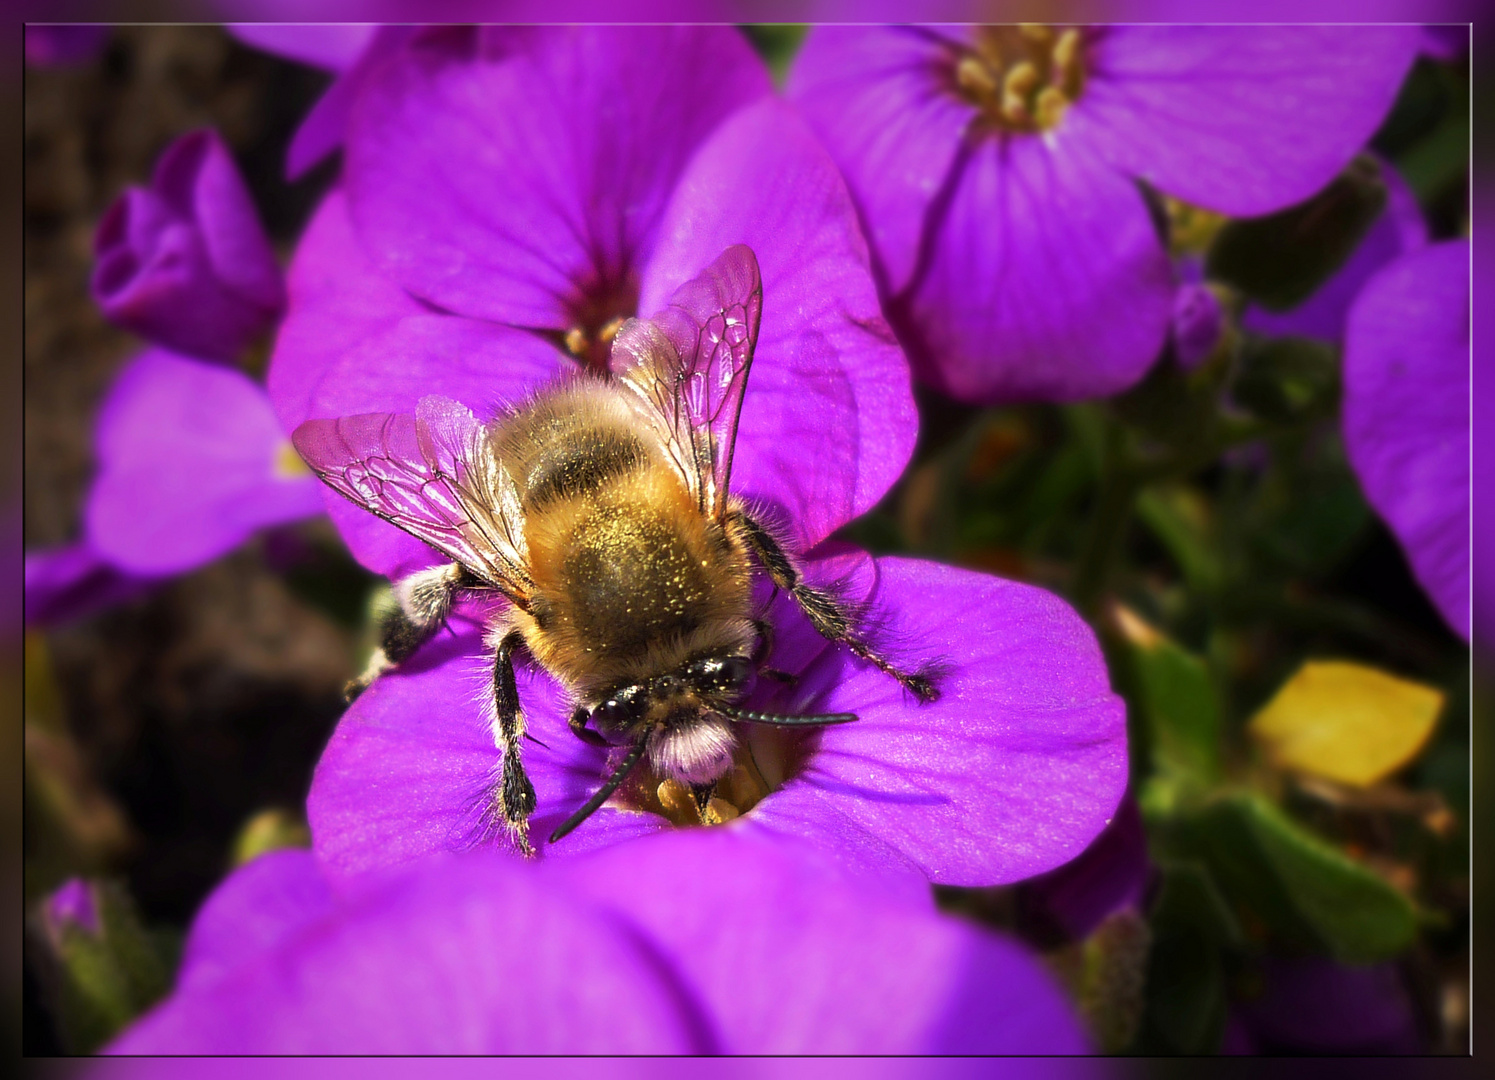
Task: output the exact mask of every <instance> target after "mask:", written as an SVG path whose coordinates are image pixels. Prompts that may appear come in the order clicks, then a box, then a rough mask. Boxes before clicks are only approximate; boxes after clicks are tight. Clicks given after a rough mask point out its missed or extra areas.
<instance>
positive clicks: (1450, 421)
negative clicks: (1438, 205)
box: [1344, 240, 1470, 641]
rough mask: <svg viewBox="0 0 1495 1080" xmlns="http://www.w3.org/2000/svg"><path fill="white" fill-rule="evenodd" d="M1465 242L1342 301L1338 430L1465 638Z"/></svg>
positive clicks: (1410, 263) (1421, 576)
mask: <svg viewBox="0 0 1495 1080" xmlns="http://www.w3.org/2000/svg"><path fill="white" fill-rule="evenodd" d="M1469 280H1470V278H1469V243H1468V241H1463V240H1459V241H1450V242H1448V243H1442V244H1436V245H1433V246H1431V247H1428V248H1424V249H1423V250H1422V251H1419V252H1416V253H1414V254H1412V255H1408V256H1407V257H1405V258H1403V259H1400V260H1398V261H1397V262H1394V263H1392V264H1391V265H1390V266H1388V267H1386V269H1384V270H1383V271H1381V273H1379V274H1378V275H1376V276H1375V277H1374V278H1372V279H1371V281H1370V283H1369V284H1368V285H1366V287H1365V290H1364V291H1363V292H1362V293H1361V294H1360V298H1359V299H1358V300H1357V301H1355V305H1354V307H1352V308H1351V309H1350V315H1349V321H1348V324H1347V328H1346V333H1345V353H1344V436H1345V446H1346V449H1347V450H1348V452H1349V457H1350V464H1351V465H1353V466H1354V469H1355V472H1356V473H1357V474H1358V475H1359V477H1360V482H1361V484H1362V485H1363V486H1364V488H1365V494H1366V497H1367V498H1368V499H1369V500H1370V503H1371V505H1372V506H1374V507H1375V508H1376V511H1377V512H1378V513H1379V514H1380V515H1381V517H1383V518H1384V519H1385V520H1386V523H1387V524H1388V525H1390V526H1391V531H1392V532H1393V533H1395V534H1396V537H1397V539H1398V540H1400V541H1401V544H1402V548H1403V549H1404V550H1405V551H1406V553H1407V559H1408V561H1409V562H1410V563H1411V564H1412V572H1413V574H1414V575H1416V577H1417V580H1418V582H1420V583H1421V585H1422V587H1423V589H1424V590H1426V592H1427V594H1428V596H1429V597H1431V599H1432V601H1433V603H1434V604H1435V605H1436V606H1437V608H1438V610H1439V611H1440V612H1442V613H1443V617H1444V618H1445V619H1446V620H1447V621H1448V624H1449V626H1451V627H1453V629H1454V630H1455V631H1456V632H1457V633H1458V634H1459V635H1460V636H1461V637H1463V638H1464V639H1465V640H1466V641H1467V640H1468V638H1469V344H1470V328H1469V318H1470V309H1469V302H1470V292H1469Z"/></svg>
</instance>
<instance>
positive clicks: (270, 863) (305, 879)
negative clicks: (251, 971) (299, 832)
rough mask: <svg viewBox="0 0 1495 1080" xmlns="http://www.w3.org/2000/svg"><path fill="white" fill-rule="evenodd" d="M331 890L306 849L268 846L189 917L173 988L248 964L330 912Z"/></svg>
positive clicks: (202, 982)
mask: <svg viewBox="0 0 1495 1080" xmlns="http://www.w3.org/2000/svg"><path fill="white" fill-rule="evenodd" d="M332 903H333V899H332V890H331V889H330V888H328V887H327V882H326V880H325V879H324V878H323V877H322V871H321V869H320V868H319V867H318V866H317V861H316V859H315V858H314V857H313V855H312V853H311V852H309V851H304V850H300V849H287V850H283V851H272V852H269V853H267V854H265V855H262V856H260V857H259V858H258V859H255V860H254V861H253V862H250V863H248V864H247V865H245V866H243V867H240V868H239V869H238V870H236V871H235V872H234V873H233V874H232V875H230V877H229V878H228V880H227V881H225V882H224V883H223V884H222V885H220V886H219V887H218V888H217V889H216V890H215V891H214V892H213V894H212V895H211V896H209V897H208V899H207V901H206V902H204V904H203V906H202V907H201V908H200V909H198V912H197V915H196V916H195V917H194V918H193V920H192V929H191V932H190V933H189V934H188V935H187V942H186V945H185V946H184V947H183V950H182V963H181V967H180V968H179V969H178V970H177V988H178V989H179V990H181V989H185V988H188V987H196V986H202V985H206V984H208V983H211V982H213V981H214V980H216V979H220V978H222V977H223V976H224V975H226V974H229V973H231V972H232V971H233V970H234V969H235V968H237V967H240V966H242V965H245V964H250V963H253V962H254V961H255V960H256V959H258V958H259V957H260V955H261V954H263V953H264V952H266V951H267V950H270V949H274V948H276V947H277V946H278V945H279V944H280V943H281V942H282V941H284V940H285V939H286V938H287V937H289V936H290V935H292V934H294V933H296V932H297V931H298V930H300V929H302V928H303V927H305V926H307V925H309V924H311V923H314V922H316V921H317V920H319V919H321V918H323V917H325V916H326V915H328V914H330V913H331V911H332Z"/></svg>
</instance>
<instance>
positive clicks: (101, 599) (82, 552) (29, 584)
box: [25, 540, 156, 627]
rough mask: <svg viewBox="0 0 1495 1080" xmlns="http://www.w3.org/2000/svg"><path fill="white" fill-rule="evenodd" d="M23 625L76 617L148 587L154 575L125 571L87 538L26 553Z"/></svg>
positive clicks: (131, 597) (128, 597) (60, 621)
mask: <svg viewBox="0 0 1495 1080" xmlns="http://www.w3.org/2000/svg"><path fill="white" fill-rule="evenodd" d="M25 573H26V577H25V583H26V590H25V591H26V606H25V618H26V625H27V626H37V627H47V626H55V625H57V624H59V623H65V622H68V621H70V620H72V619H80V618H82V617H83V616H85V615H91V614H93V613H94V612H95V611H99V610H101V609H103V608H106V607H109V606H110V605H112V604H118V603H123V602H124V601H126V600H131V599H133V598H135V597H136V596H139V595H140V594H142V593H144V592H146V591H148V590H149V589H150V588H151V586H153V585H154V584H156V579H155V578H153V577H139V576H136V575H134V574H127V573H125V572H124V571H122V570H120V569H119V568H118V567H116V566H115V565H114V564H113V563H111V562H109V561H108V560H107V559H104V558H102V557H101V556H100V555H99V553H98V552H97V551H96V550H95V549H94V546H93V545H92V544H91V543H89V542H88V541H87V540H79V541H77V542H76V543H73V544H68V545H66V546H64V547H59V548H49V549H46V550H42V551H28V552H27V553H26V571H25Z"/></svg>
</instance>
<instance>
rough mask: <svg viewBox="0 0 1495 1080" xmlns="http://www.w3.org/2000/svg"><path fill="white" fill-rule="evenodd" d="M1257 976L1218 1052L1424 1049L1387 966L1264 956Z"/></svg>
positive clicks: (1400, 986) (1398, 981)
mask: <svg viewBox="0 0 1495 1080" xmlns="http://www.w3.org/2000/svg"><path fill="white" fill-rule="evenodd" d="M1257 975H1258V976H1259V978H1260V980H1261V986H1260V990H1259V993H1258V994H1256V995H1254V996H1252V997H1251V998H1250V999H1249V1000H1247V1001H1244V1002H1242V1003H1240V1004H1239V1005H1238V1006H1237V1008H1236V1010H1235V1012H1234V1014H1233V1016H1232V1018H1231V1021H1232V1022H1231V1025H1230V1028H1229V1030H1228V1031H1227V1035H1226V1044H1227V1050H1226V1052H1234V1053H1252V1054H1367V1055H1368V1054H1420V1053H1426V1052H1427V1045H1426V1041H1425V1040H1424V1039H1423V1037H1422V1035H1421V1034H1420V1033H1419V1032H1418V1029H1417V1016H1416V1013H1415V1011H1414V1009H1413V1005H1412V997H1411V995H1410V994H1409V993H1408V991H1407V987H1406V985H1405V983H1403V981H1402V976H1401V972H1400V971H1399V970H1398V968H1397V966H1396V965H1395V964H1372V965H1369V966H1365V967H1351V966H1349V965H1346V964H1339V963H1335V962H1334V961H1333V960H1329V959H1327V958H1325V957H1318V956H1303V957H1281V956H1268V957H1265V958H1264V959H1263V960H1262V961H1261V964H1260V967H1259V969H1258V971H1257Z"/></svg>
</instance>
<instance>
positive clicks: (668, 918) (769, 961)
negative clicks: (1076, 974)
mask: <svg viewBox="0 0 1495 1080" xmlns="http://www.w3.org/2000/svg"><path fill="white" fill-rule="evenodd" d="M550 874H551V876H552V877H553V878H556V877H558V878H559V880H560V881H561V882H564V883H565V884H566V885H567V888H566V889H565V890H564V891H566V892H568V893H570V892H573V891H574V892H575V893H579V894H581V895H586V896H588V897H590V898H591V899H593V900H594V901H595V902H597V903H599V904H601V905H604V906H606V907H608V908H611V909H613V910H615V911H618V912H619V913H621V914H623V915H624V916H625V917H627V918H628V919H630V920H631V921H633V922H634V923H635V924H636V925H637V926H638V927H639V928H640V929H641V931H642V932H643V934H644V935H646V936H647V938H648V939H649V940H650V941H651V942H652V943H653V944H654V946H655V948H656V949H657V950H658V952H659V954H660V955H661V956H662V957H663V958H664V960H665V962H666V963H668V964H669V965H670V966H671V968H672V969H673V970H674V971H675V972H676V973H677V977H679V978H680V980H681V982H682V984H683V986H684V988H685V992H686V993H688V994H690V995H691V996H692V997H694V998H695V999H697V1000H699V1001H701V1002H702V1003H703V1004H704V1006H705V1010H704V1011H705V1012H706V1013H707V1014H708V1015H709V1016H711V1017H712V1019H713V1021H714V1025H715V1029H716V1035H717V1038H718V1039H719V1041H720V1043H721V1052H723V1053H735V1054H749V1053H752V1054H853V1053H855V1054H961V1053H979V1054H992V1053H996V1054H1025V1053H1040V1054H1054V1053H1058V1054H1065V1053H1083V1052H1084V1051H1085V1049H1086V1046H1085V1040H1084V1038H1083V1036H1082V1035H1081V1032H1080V1027H1079V1024H1078V1022H1077V1020H1076V1017H1075V1015H1074V1013H1073V1011H1072V1010H1071V1008H1070V1006H1069V1005H1068V1003H1067V1002H1066V1001H1065V1000H1064V998H1063V995H1062V994H1061V993H1060V992H1059V990H1058V988H1057V986H1056V985H1055V983H1054V981H1053V978H1052V977H1051V976H1050V975H1049V973H1048V972H1047V971H1046V970H1045V969H1044V968H1043V966H1042V964H1040V963H1039V962H1038V960H1037V959H1036V958H1035V957H1032V956H1030V955H1029V954H1027V953H1026V952H1025V951H1024V950H1023V949H1022V948H1021V947H1019V946H1018V945H1017V944H1015V943H1013V942H1010V941H1007V940H1004V939H1002V938H999V937H997V936H995V935H993V934H989V933H986V932H983V931H981V930H978V929H977V928H975V927H973V926H969V925H967V924H965V923H961V922H958V921H956V920H954V919H950V918H948V917H945V916H941V915H939V914H937V913H935V912H933V911H931V910H930V909H929V907H928V905H927V904H904V903H895V902H890V901H889V899H887V898H886V897H883V896H880V895H879V894H877V893H875V892H869V891H868V890H867V889H866V888H865V887H861V886H858V885H857V884H855V883H852V882H848V881H847V880H846V879H844V878H841V877H838V876H836V875H834V874H828V873H827V872H826V871H825V870H824V869H823V868H821V867H820V866H819V865H818V864H817V863H815V862H814V861H810V860H806V859H804V858H802V857H797V856H796V855H795V854H793V853H791V852H788V851H785V850H783V849H782V848H776V847H774V846H773V845H771V844H767V843H761V842H755V841H754V840H753V839H752V838H750V837H746V836H743V835H742V834H741V833H740V832H739V830H737V829H734V828H733V827H730V826H729V827H727V828H725V829H697V830H690V831H686V832H678V833H674V834H671V835H669V836H665V837H658V838H655V839H652V840H649V841H647V842H644V843H637V844H627V845H623V846H620V847H616V848H613V849H611V850H609V851H607V852H602V853H599V854H598V855H596V856H593V857H590V858H588V859H585V860H576V861H573V862H569V863H566V864H564V865H563V866H557V867H553V868H551V870H550ZM650 883H660V884H663V883H669V884H668V885H667V886H665V887H660V888H649V887H648V885H649V884H650ZM641 884H642V885H643V887H640V885H641ZM895 957H896V962H890V961H893V959H894V958H895Z"/></svg>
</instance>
